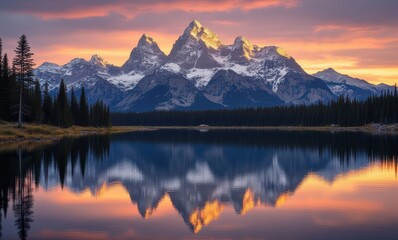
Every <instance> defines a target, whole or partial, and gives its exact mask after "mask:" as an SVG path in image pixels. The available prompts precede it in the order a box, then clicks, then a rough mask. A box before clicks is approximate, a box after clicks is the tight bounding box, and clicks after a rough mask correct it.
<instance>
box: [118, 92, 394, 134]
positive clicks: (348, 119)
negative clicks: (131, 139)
mask: <svg viewBox="0 0 398 240" xmlns="http://www.w3.org/2000/svg"><path fill="white" fill-rule="evenodd" d="M111 119H112V124H113V125H121V126H124V125H135V126H198V125H209V126H236V127H239V126H244V127H246V126H255V127H265V126H271V127H272V126H275V127H283V126H298V127H299V126H302V127H319V126H340V127H352V126H365V125H369V124H396V123H398V93H397V87H395V90H394V91H392V92H391V91H390V92H384V93H382V94H381V95H380V96H372V97H369V98H368V99H367V100H365V101H358V100H355V99H350V98H348V97H339V98H338V99H336V100H333V101H331V102H329V103H322V102H319V103H318V104H313V105H299V106H279V107H268V108H246V109H232V110H208V111H155V112H143V113H112V114H111Z"/></svg>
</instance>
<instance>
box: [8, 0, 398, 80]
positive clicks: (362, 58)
mask: <svg viewBox="0 0 398 240" xmlns="http://www.w3.org/2000/svg"><path fill="white" fill-rule="evenodd" d="M397 9H398V2H397V1H393V0H382V1H363V0H353V1H349V2H347V1H343V0H337V1H329V0H285V1H283V0H254V1H249V0H221V1H216V2H215V1H209V0H199V1H195V2H193V1H183V0H171V1H164V0H150V1H135V0H132V1H127V0H116V1H110V0H102V1H95V0H87V1H76V0H71V1H62V2H61V1H57V2H56V3H55V2H53V1H50V0H37V1H28V2H26V1H20V0H17V1H15V0H14V1H12V0H4V1H1V3H0V13H1V14H0V38H2V39H3V45H4V52H5V53H8V54H9V55H10V56H13V50H14V49H15V47H16V45H17V41H18V38H19V36H20V35H22V34H26V35H27V36H28V40H29V42H30V44H31V46H32V51H33V52H34V53H35V55H34V59H35V62H36V67H37V66H39V65H41V64H42V63H43V62H54V63H57V64H60V65H63V64H65V63H67V62H69V61H70V60H71V59H73V58H76V57H82V58H85V59H86V60H88V59H90V57H91V56H92V55H94V54H99V55H101V56H102V57H103V58H104V59H105V60H106V61H107V62H109V63H111V64H114V65H116V66H121V65H122V64H123V63H124V62H125V61H126V60H127V59H128V57H129V55H130V52H131V50H132V49H133V48H134V47H135V46H136V45H137V43H138V40H139V38H140V37H141V36H142V34H144V33H146V34H148V35H149V36H151V37H153V38H154V40H155V41H156V42H157V43H158V45H159V47H160V48H161V49H162V50H163V51H164V52H165V53H166V54H168V53H169V51H170V50H171V48H172V46H173V44H174V42H175V41H176V40H177V39H178V37H179V36H180V35H181V34H182V33H183V31H184V29H185V28H186V27H187V26H188V24H189V23H190V22H191V21H192V20H193V19H197V20H198V21H200V22H201V23H202V25H203V26H204V27H207V28H209V29H211V30H212V31H213V32H215V33H217V34H218V35H219V37H220V39H221V41H222V43H223V44H225V45H228V44H232V43H233V41H234V39H235V38H236V37H238V36H241V35H243V36H245V37H247V39H249V40H250V41H251V42H252V43H253V44H256V45H258V46H261V47H262V46H271V45H276V46H279V47H281V48H283V49H284V50H285V51H286V52H287V53H288V54H289V55H290V56H292V57H294V58H295V59H296V61H297V62H298V63H299V64H300V65H301V66H302V67H303V68H304V69H305V70H306V71H307V72H308V73H315V72H317V71H321V70H323V69H325V68H329V67H332V68H334V69H336V70H337V71H339V72H341V73H344V74H348V75H350V76H353V77H357V78H361V79H365V80H367V81H369V82H372V83H375V84H378V83H386V84H391V85H392V84H394V83H396V82H398V54H397V52H398V31H397V30H396V29H398V28H397V27H398V15H397V14H396V10H397Z"/></svg>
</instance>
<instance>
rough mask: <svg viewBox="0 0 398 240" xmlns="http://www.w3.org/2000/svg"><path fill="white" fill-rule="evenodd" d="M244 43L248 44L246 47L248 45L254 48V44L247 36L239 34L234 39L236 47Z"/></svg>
mask: <svg viewBox="0 0 398 240" xmlns="http://www.w3.org/2000/svg"><path fill="white" fill-rule="evenodd" d="M242 45H244V46H246V47H248V48H250V49H253V48H254V45H253V44H252V43H251V42H250V41H249V40H247V38H246V37H244V36H239V37H237V38H236V39H235V41H234V47H239V46H242Z"/></svg>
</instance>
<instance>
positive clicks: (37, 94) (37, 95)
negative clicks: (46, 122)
mask: <svg viewBox="0 0 398 240" xmlns="http://www.w3.org/2000/svg"><path fill="white" fill-rule="evenodd" d="M33 120H34V122H35V123H37V124H41V123H42V122H43V121H42V120H43V115H42V97H41V89H40V83H39V80H36V81H35V90H34V98H33Z"/></svg>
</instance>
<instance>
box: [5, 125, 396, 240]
mask: <svg viewBox="0 0 398 240" xmlns="http://www.w3.org/2000/svg"><path fill="white" fill-rule="evenodd" d="M397 146H398V138H397V137H395V136H372V135H367V134H362V133H333V134H332V133H326V132H283V131H254V130H245V131H243V130H211V131H208V132H199V131H195V130H159V131H149V132H136V133H128V134H120V135H113V136H92V137H84V138H77V139H63V140H61V141H60V142H58V143H56V144H51V145H44V146H41V147H38V148H33V149H29V150H26V149H24V148H21V147H20V148H17V149H12V150H3V151H1V152H0V159H1V162H0V167H1V168H0V169H1V170H0V210H1V211H0V212H1V215H0V220H1V221H0V226H2V228H0V231H1V232H0V233H1V234H2V235H3V237H4V238H5V239H8V238H18V237H19V238H20V239H27V238H29V239H30V238H32V239H34V238H37V239H45V238H49V239H51V238H64V239H71V238H91V237H93V235H84V234H87V231H88V232H90V234H93V233H97V234H98V233H100V232H107V230H109V232H112V231H111V229H100V228H99V227H96V226H94V225H90V226H89V227H87V228H86V229H84V231H86V232H82V231H81V230H79V231H76V229H75V230H74V231H72V230H73V229H68V228H67V224H66V223H67V222H68V221H66V220H65V221H64V220H63V215H62V214H65V215H66V213H65V211H67V209H57V210H56V211H54V216H52V219H53V220H56V221H58V222H59V223H60V224H59V225H54V226H53V225H51V224H54V223H48V222H46V221H45V220H42V219H36V216H37V217H38V218H40V216H42V212H41V211H47V210H46V209H45V208H44V210H42V209H43V207H42V206H41V201H42V199H43V201H48V199H51V197H50V196H51V193H54V192H56V193H57V197H58V198H57V199H58V201H60V202H62V200H63V199H64V201H66V200H65V199H70V198H72V196H73V195H74V196H73V198H75V201H76V202H77V203H78V204H79V205H80V209H81V211H82V212H80V213H79V212H75V214H76V215H80V214H82V213H83V212H84V211H85V208H86V207H87V204H86V203H85V201H86V200H84V199H83V195H84V196H85V194H86V192H87V190H89V192H90V194H89V195H91V196H94V197H97V198H98V199H100V198H101V196H107V197H114V198H115V200H114V201H115V202H116V199H117V197H118V196H119V195H123V194H124V193H123V191H125V192H127V193H128V194H129V196H130V199H131V202H132V204H133V205H136V207H137V209H138V212H139V214H140V215H141V216H142V217H143V218H144V219H148V220H146V221H150V219H151V218H156V215H157V209H158V208H159V205H161V204H163V203H164V204H167V203H169V204H170V205H171V206H172V208H173V209H175V211H177V212H178V214H179V215H180V216H181V218H182V219H183V221H184V222H185V224H186V225H187V226H188V227H189V229H190V230H191V232H193V233H200V232H201V231H202V230H203V229H205V226H211V225H212V223H215V222H217V221H215V220H216V219H220V222H222V223H224V225H225V226H224V229H225V230H224V232H228V231H229V232H231V233H232V232H234V231H233V229H231V228H230V227H228V219H221V218H222V216H223V214H224V213H223V212H224V211H229V209H233V211H234V212H235V213H236V214H239V215H245V214H247V213H250V212H251V211H253V212H256V210H255V209H256V207H259V208H260V207H261V206H268V207H276V209H278V208H279V207H283V203H284V202H285V201H288V200H289V199H290V198H292V197H293V196H294V195H295V192H296V191H297V189H298V188H299V186H300V185H301V184H303V182H306V183H307V184H311V181H317V182H318V187H319V182H323V183H328V184H332V183H334V182H336V181H337V180H338V178H339V177H341V176H344V175H347V174H350V173H352V172H355V171H361V170H363V169H367V168H372V166H375V165H377V166H380V168H378V170H377V171H376V170H375V172H381V171H382V170H383V169H389V170H391V169H393V171H395V172H396V166H397V164H396V163H397V156H398V147H397ZM0 150H1V147H0ZM375 180H377V178H376V177H375ZM343 182H344V181H343ZM119 186H120V187H121V188H120V189H122V190H121V191H119V193H113V195H111V194H110V193H111V192H112V188H118V187H119ZM314 188H316V186H314ZM120 189H119V190H120ZM347 191H349V190H347ZM120 192H122V193H120ZM319 192H321V189H320V190H319ZM108 193H109V195H108ZM325 194H327V193H325ZM347 194H348V193H347ZM46 197H48V198H47V199H46ZM86 197H87V196H86ZM363 197H364V200H366V198H368V197H369V196H368V195H364V196H363ZM391 197H392V199H395V200H397V193H395V194H392V193H391ZM36 198H37V199H38V200H36ZM44 199H46V200H44ZM87 201H88V200H87ZM55 202H56V201H55ZM90 202H91V201H90ZM94 203H95V200H94ZM36 204H38V206H37V207H36V206H35V205H36ZM357 204H359V205H360V204H361V203H359V202H358V203H357ZM354 205H355V203H354ZM359 205H358V206H359ZM61 208H62V204H61ZM87 209H88V208H87ZM102 210H103V211H107V212H109V214H110V215H112V214H115V215H116V212H118V209H117V206H115V208H114V209H110V208H109V206H108V207H105V208H103V209H102ZM97 211H101V210H100V209H97ZM260 212H261V211H259V212H258V213H260ZM395 212H396V211H395ZM55 214H56V215H55ZM88 214H89V215H90V214H92V215H93V216H94V215H95V212H89V213H88ZM226 214H228V213H226ZM47 215H48V214H47ZM50 215H51V214H50ZM395 217H396V218H395V220H397V219H398V214H397V215H396V216H395ZM4 219H5V220H4ZM83 219H84V218H83ZM170 219H171V217H170ZM242 219H244V218H243V217H242ZM323 219H324V218H323ZM36 220H37V221H40V223H38V224H36V225H35V221H36ZM63 221H64V222H65V225H63V224H62V222H63ZM102 221H106V219H102ZM170 221H176V219H175V217H174V218H173V220H170ZM10 222H11V223H10ZM395 223H397V222H395ZM170 224H171V223H170ZM220 224H221V223H220ZM329 224H333V223H329ZM388 224H391V223H388ZM388 224H387V225H388ZM3 225H6V226H7V228H5V227H4V226H3ZM111 225H112V224H111V223H109V226H111ZM51 226H52V227H54V229H52V230H53V231H50V230H51V229H47V228H48V227H51ZM35 227H36V228H35ZM241 227H243V228H244V227H245V226H244V224H243V225H242V226H241ZM109 228H111V227H109ZM54 230H57V231H58V232H57V231H55V232H54ZM99 230H100V231H99ZM258 230H259V231H261V229H258ZM388 230H390V229H388ZM30 231H32V233H34V234H32V236H30V234H29V232H30ZM109 232H108V233H107V234H109ZM164 232H167V229H164ZM65 233H68V234H66V235H65ZM394 233H397V231H395V232H394ZM46 234H47V235H46ZM82 234H83V235H82ZM191 234H192V233H191ZM286 234H287V233H284V235H283V236H281V235H279V236H276V237H272V236H271V237H270V238H271V239H289V237H286V236H287V235H286ZM384 234H387V235H386V239H389V237H391V236H393V234H392V233H391V234H390V233H389V232H387V233H386V232H384ZM227 235H228V234H227ZM95 236H96V237H95ZM112 236H113V235H105V236H103V235H101V236H99V235H98V236H97V235H94V237H95V238H102V237H104V238H116V237H114V236H113V237H112ZM159 236H160V238H162V235H161V234H160V235H159ZM207 236H212V237H216V238H220V237H223V235H212V234H209V235H207ZM228 236H229V235H228ZM245 236H248V235H247V234H246V235H245ZM343 236H344V235H343ZM369 236H370V235H369ZM374 236H377V234H376V235H374ZM130 237H131V236H130ZM135 237H137V236H135ZM163 237H164V238H166V235H163ZM179 237H181V236H179ZM183 237H184V238H185V237H188V238H189V236H185V235H184V236H183ZM290 237H292V236H290ZM120 238H123V237H120ZM126 238H128V237H126ZM138 238H145V237H144V236H139V237H138ZM158 238H159V237H158ZM167 238H172V237H169V236H168V235H167ZM228 238H243V237H241V236H238V235H232V236H229V237H228ZM254 238H255V237H254ZM260 238H261V237H260ZM296 238H300V236H298V235H297V237H296ZM303 238H304V239H305V238H308V236H307V237H303ZM314 238H315V239H316V237H314ZM365 238H366V236H365ZM391 239H392V238H391Z"/></svg>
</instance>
